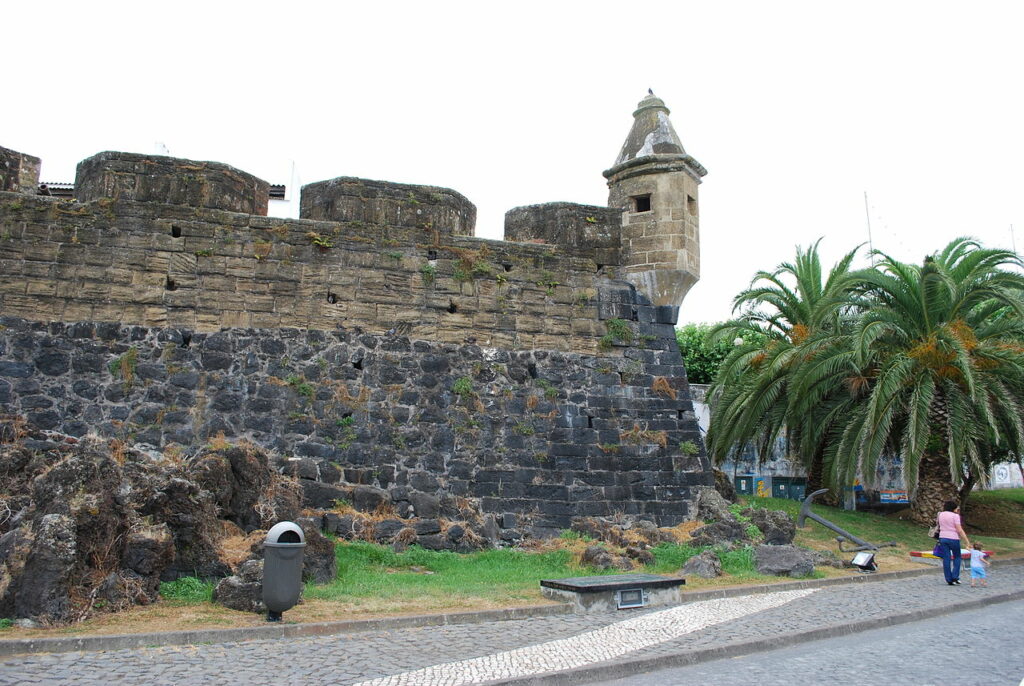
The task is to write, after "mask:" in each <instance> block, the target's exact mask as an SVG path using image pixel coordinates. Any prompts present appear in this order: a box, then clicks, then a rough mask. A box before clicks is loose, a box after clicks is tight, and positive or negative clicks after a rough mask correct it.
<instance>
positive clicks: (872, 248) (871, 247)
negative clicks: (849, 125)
mask: <svg viewBox="0 0 1024 686" xmlns="http://www.w3.org/2000/svg"><path fill="white" fill-rule="evenodd" d="M864 218H865V219H867V221H868V249H869V250H870V251H871V266H872V267H873V266H875V244H874V242H873V241H872V240H871V211H870V210H868V192H867V191H864ZM1014 252H1016V250H1015V251H1014Z"/></svg>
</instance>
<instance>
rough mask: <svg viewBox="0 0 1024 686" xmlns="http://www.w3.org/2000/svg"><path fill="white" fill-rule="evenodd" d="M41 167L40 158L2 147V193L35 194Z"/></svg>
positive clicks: (0, 161) (0, 178) (0, 162)
mask: <svg viewBox="0 0 1024 686" xmlns="http://www.w3.org/2000/svg"><path fill="white" fill-rule="evenodd" d="M39 166H40V160H39V158H38V157H33V156H32V155H26V154H25V153H21V152H17V151H16V150H10V149H9V148H4V147H0V191H10V192H12V193H32V194H35V192H36V187H37V186H39Z"/></svg>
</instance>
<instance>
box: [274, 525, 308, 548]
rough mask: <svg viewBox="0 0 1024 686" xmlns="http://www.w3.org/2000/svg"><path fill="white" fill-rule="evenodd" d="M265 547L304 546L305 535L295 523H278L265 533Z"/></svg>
mask: <svg viewBox="0 0 1024 686" xmlns="http://www.w3.org/2000/svg"><path fill="white" fill-rule="evenodd" d="M266 545H270V546H278V545H280V546H289V545H292V546H294V545H306V535H305V534H303V533H302V527H300V526H299V525H298V524H296V523H295V522H278V523H277V524H275V525H274V526H273V527H271V529H270V531H268V532H267V540H266Z"/></svg>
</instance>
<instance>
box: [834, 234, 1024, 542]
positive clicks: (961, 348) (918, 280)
mask: <svg viewBox="0 0 1024 686" xmlns="http://www.w3.org/2000/svg"><path fill="white" fill-rule="evenodd" d="M876 254H877V255H878V256H880V257H881V258H882V261H881V263H880V264H879V265H878V268H876V269H867V270H862V271H860V272H857V273H855V274H854V275H853V278H854V280H855V281H856V288H855V290H856V292H857V293H859V294H860V295H862V296H863V297H864V298H866V299H868V300H869V301H870V303H871V304H870V307H868V308H866V309H864V310H863V312H862V314H861V316H860V319H859V321H858V323H857V325H856V328H855V330H854V333H853V337H852V339H851V342H852V346H851V347H849V348H848V349H847V350H846V351H845V352H844V353H842V354H840V355H839V357H842V355H845V356H846V364H849V365H852V367H854V368H856V369H857V370H859V371H860V378H861V379H863V380H864V382H863V384H862V389H861V391H862V392H861V397H860V399H859V401H858V402H856V403H855V404H854V405H852V406H850V407H848V408H847V409H846V411H845V412H844V417H843V418H842V422H843V429H842V435H841V440H839V441H838V442H836V443H835V445H834V446H833V447H832V450H831V455H830V456H831V457H832V458H833V474H834V476H835V477H836V478H837V479H838V480H840V481H844V482H846V483H849V480H850V479H852V477H853V476H855V475H856V474H857V473H860V474H863V475H866V476H870V475H871V474H874V471H875V465H876V463H877V460H878V458H879V456H880V455H881V454H882V452H883V451H885V450H886V449H887V448H888V449H890V450H891V449H893V448H898V450H899V452H900V454H901V455H902V460H903V462H902V464H903V474H904V478H905V481H906V483H907V487H908V489H910V491H911V492H912V494H913V496H912V499H911V500H912V512H913V515H912V516H913V518H914V519H915V520H917V521H919V522H922V523H926V522H929V521H931V520H932V519H934V516H935V513H936V512H938V510H939V509H940V508H941V506H942V502H943V501H944V500H952V499H956V497H957V495H958V493H957V486H958V485H959V484H960V482H961V480H962V477H963V474H964V473H965V471H966V472H972V471H973V473H975V474H977V473H978V470H979V468H982V466H983V463H984V462H985V460H986V454H991V453H992V452H993V451H997V450H1010V451H1013V452H1019V449H1020V447H1021V446H1022V445H1024V424H1022V421H1021V416H1020V411H1021V406H1022V404H1024V402H1022V401H1024V394H1022V393H1021V389H1022V388H1024V347H1022V346H1021V345H1020V344H1019V341H1020V340H1022V334H1024V320H1022V319H1021V314H1022V312H1024V305H1022V301H1021V298H1020V293H1021V290H1022V289H1024V277H1022V276H1021V275H1020V274H1019V273H1016V272H1010V271H1007V270H1006V269H1005V267H1006V266H1011V265H1012V266H1017V267H1020V266H1022V264H1021V260H1020V259H1019V258H1018V257H1017V256H1016V254H1014V253H1012V252H1009V251H1006V250H997V249H984V248H982V247H981V246H980V245H979V244H978V243H977V242H976V241H974V240H972V239H969V238H957V239H955V240H953V241H951V242H950V243H949V244H948V245H947V246H946V247H945V248H944V249H943V250H942V251H941V252H939V253H938V254H936V255H932V256H929V257H926V258H925V260H924V263H923V264H922V265H921V266H920V267H918V266H916V265H910V264H905V263H903V262H900V261H898V260H896V259H894V258H892V257H890V256H888V255H886V254H884V253H880V252H877V253H876Z"/></svg>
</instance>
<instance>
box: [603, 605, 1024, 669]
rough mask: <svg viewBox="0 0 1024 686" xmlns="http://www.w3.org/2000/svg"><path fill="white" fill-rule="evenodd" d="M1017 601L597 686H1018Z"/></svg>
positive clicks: (1023, 655) (1022, 617)
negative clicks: (828, 685) (868, 685)
mask: <svg viewBox="0 0 1024 686" xmlns="http://www.w3.org/2000/svg"><path fill="white" fill-rule="evenodd" d="M1022 627H1024V601H1015V602H1009V603H997V604H994V605H990V606H988V607H985V608H983V609H980V610H968V611H965V612H957V613H954V614H950V615H946V616H944V617H936V618H934V619H929V620H927V621H923V622H912V623H908V624H902V625H899V626H893V627H887V628H885V629H875V630H872V631H865V632H861V633H858V634H852V635H849V636H842V637H838V638H830V639H825V640H822V641H813V642H810V643H804V644H802V645H798V646H793V647H791V648H783V649H781V650H773V651H769V652H764V653H757V654H754V655H745V656H743V657H737V658H732V659H724V660H715V661H713V662H706V663H703V664H699V665H693V666H689V667H682V668H677V669H666V670H662V671H659V672H654V673H647V674H638V675H636V676H633V677H629V678H626V679H617V680H615V681H605V682H600V683H601V684H602V685H603V686H640V685H641V684H642V685H643V686H677V685H678V684H702V685H703V686H749V685H750V684H756V685H757V686H794V684H800V685H801V686H806V685H808V684H830V685H834V684H901V685H903V686H946V685H955V686H1001V685H1005V686H1018V685H1019V684H1021V683H1024V682H1022V680H1024V649H1022V643H1021V640H1022V638H1024V636H1022V633H1021V629H1022Z"/></svg>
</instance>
